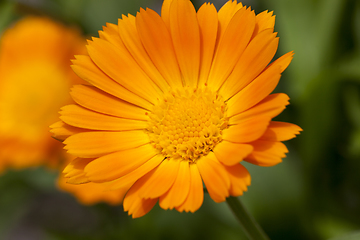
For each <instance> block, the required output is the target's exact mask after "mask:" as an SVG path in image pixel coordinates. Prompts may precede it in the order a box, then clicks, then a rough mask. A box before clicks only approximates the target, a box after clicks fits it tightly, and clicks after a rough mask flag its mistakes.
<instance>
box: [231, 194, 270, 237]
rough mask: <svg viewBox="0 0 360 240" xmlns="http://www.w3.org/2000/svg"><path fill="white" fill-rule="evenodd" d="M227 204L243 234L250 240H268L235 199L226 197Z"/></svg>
mask: <svg viewBox="0 0 360 240" xmlns="http://www.w3.org/2000/svg"><path fill="white" fill-rule="evenodd" d="M226 202H227V204H228V205H229V207H230V209H231V210H232V212H233V213H234V215H235V217H236V218H237V219H238V220H239V223H240V225H241V227H242V228H243V230H244V232H245V233H246V235H247V236H248V238H249V239H251V240H269V237H268V236H267V235H266V234H265V232H264V231H263V230H262V229H261V227H260V226H259V224H258V223H257V222H256V221H255V219H254V218H253V217H252V216H251V215H250V214H249V212H248V211H247V210H246V209H245V207H244V205H243V204H242V203H241V201H240V200H239V198H237V197H228V198H227V199H226Z"/></svg>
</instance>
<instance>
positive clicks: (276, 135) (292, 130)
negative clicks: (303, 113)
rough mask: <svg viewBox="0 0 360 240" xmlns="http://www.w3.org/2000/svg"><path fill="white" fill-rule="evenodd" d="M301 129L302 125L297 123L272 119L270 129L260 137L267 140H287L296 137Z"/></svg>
mask: <svg viewBox="0 0 360 240" xmlns="http://www.w3.org/2000/svg"><path fill="white" fill-rule="evenodd" d="M301 131H302V129H301V127H299V126H297V125H295V124H292V123H287V122H276V121H271V122H270V124H269V127H268V129H267V130H266V131H265V133H264V135H262V136H261V138H260V139H261V140H267V141H286V140H290V139H292V138H294V137H296V135H297V134H299V133H300V132H301Z"/></svg>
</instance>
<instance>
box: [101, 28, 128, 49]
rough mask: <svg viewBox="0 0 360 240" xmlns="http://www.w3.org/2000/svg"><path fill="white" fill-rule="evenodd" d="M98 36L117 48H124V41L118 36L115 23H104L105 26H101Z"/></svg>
mask: <svg viewBox="0 0 360 240" xmlns="http://www.w3.org/2000/svg"><path fill="white" fill-rule="evenodd" d="M99 37H100V38H101V39H104V40H106V41H108V42H110V43H111V44H113V45H114V46H116V47H118V48H124V43H123V42H122V40H121V38H120V36H119V28H118V26H117V25H116V24H113V23H106V27H103V31H99Z"/></svg>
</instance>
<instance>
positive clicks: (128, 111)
mask: <svg viewBox="0 0 360 240" xmlns="http://www.w3.org/2000/svg"><path fill="white" fill-rule="evenodd" d="M71 96H72V98H73V100H74V101H75V102H76V103H78V104H79V105H81V106H83V107H85V108H87V109H90V110H93V111H95V112H99V113H103V114H107V115H111V116H115V117H121V118H129V119H137V120H145V121H146V120H148V119H149V117H148V115H147V113H148V111H146V110H145V109H143V108H140V107H138V106H136V105H133V104H130V103H128V102H125V101H123V100H121V99H119V98H117V97H114V96H113V95H110V94H107V93H106V92H103V91H101V90H100V89H98V88H96V87H93V86H86V85H75V86H73V88H72V89H71Z"/></svg>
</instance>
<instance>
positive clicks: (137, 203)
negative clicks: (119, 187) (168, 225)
mask: <svg viewBox="0 0 360 240" xmlns="http://www.w3.org/2000/svg"><path fill="white" fill-rule="evenodd" d="M141 186H142V185H141V184H140V182H139V183H135V184H134V185H133V186H132V187H131V188H130V190H129V191H128V192H127V194H126V195H125V198H124V202H123V206H124V211H126V212H128V214H129V215H132V218H138V217H142V216H144V215H145V214H147V213H148V212H149V211H150V210H151V209H152V208H153V207H154V206H155V204H156V202H157V200H158V199H157V198H155V199H151V198H149V199H143V198H140V197H139V195H138V191H139V188H140V187H141Z"/></svg>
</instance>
